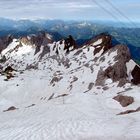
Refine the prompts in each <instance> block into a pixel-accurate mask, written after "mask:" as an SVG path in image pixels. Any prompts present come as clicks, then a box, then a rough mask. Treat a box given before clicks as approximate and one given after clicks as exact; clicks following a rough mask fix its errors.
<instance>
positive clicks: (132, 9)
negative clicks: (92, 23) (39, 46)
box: [0, 0, 140, 21]
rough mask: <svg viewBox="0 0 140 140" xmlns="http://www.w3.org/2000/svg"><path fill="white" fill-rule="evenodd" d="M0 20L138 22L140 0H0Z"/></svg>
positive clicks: (139, 19) (139, 17) (139, 18)
mask: <svg viewBox="0 0 140 140" xmlns="http://www.w3.org/2000/svg"><path fill="white" fill-rule="evenodd" d="M111 4H112V5H113V6H115V8H114V7H113V6H112V5H111ZM118 11H119V12H118ZM0 17H4V18H12V19H63V20H114V21H129V20H131V21H140V0H0Z"/></svg>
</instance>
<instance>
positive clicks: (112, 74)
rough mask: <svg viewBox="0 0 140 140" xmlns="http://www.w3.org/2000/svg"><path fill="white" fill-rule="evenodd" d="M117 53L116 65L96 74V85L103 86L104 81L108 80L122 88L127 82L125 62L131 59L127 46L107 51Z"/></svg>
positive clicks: (119, 46)
mask: <svg viewBox="0 0 140 140" xmlns="http://www.w3.org/2000/svg"><path fill="white" fill-rule="evenodd" d="M114 51H117V55H116V56H115V61H116V63H115V64H114V65H112V66H109V67H108V68H107V69H105V70H102V69H101V70H100V71H99V73H98V77H97V81H96V85H103V84H104V82H105V80H106V79H108V78H110V79H112V81H113V82H116V81H119V86H123V85H124V84H125V83H126V82H127V67H126V62H128V61H129V60H130V59H131V55H130V52H129V49H128V47H127V46H124V45H117V46H115V47H112V48H111V49H110V50H109V53H110V54H111V53H112V52H114Z"/></svg>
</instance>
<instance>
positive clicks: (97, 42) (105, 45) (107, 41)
mask: <svg viewBox="0 0 140 140" xmlns="http://www.w3.org/2000/svg"><path fill="white" fill-rule="evenodd" d="M85 45H86V46H87V45H88V46H89V45H90V46H93V47H94V48H95V50H94V55H96V54H97V53H99V52H100V51H101V50H102V49H103V53H104V52H106V51H107V50H109V49H110V48H111V47H112V37H111V36H110V35H108V34H105V33H102V34H100V35H97V36H96V37H94V38H93V39H91V40H90V41H88V42H87V43H86V44H85Z"/></svg>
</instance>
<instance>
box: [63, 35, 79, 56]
mask: <svg viewBox="0 0 140 140" xmlns="http://www.w3.org/2000/svg"><path fill="white" fill-rule="evenodd" d="M64 45H65V46H64V50H66V52H67V53H68V52H69V51H70V50H71V48H72V49H76V48H77V45H76V41H75V40H74V39H73V37H72V36H71V35H69V37H68V38H66V39H65V40H64Z"/></svg>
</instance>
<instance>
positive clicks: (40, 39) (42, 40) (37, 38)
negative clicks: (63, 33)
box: [30, 32, 53, 54]
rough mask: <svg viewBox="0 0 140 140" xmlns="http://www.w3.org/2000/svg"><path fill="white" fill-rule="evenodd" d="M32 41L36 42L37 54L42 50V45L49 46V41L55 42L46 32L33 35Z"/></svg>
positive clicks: (32, 42)
mask: <svg viewBox="0 0 140 140" xmlns="http://www.w3.org/2000/svg"><path fill="white" fill-rule="evenodd" d="M30 41H31V44H34V45H35V46H36V51H35V54H37V53H38V52H39V51H40V48H41V46H45V47H47V45H48V44H49V43H52V42H53V40H51V39H50V38H48V37H47V34H46V33H45V32H43V33H39V34H38V35H33V36H31V39H30Z"/></svg>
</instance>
